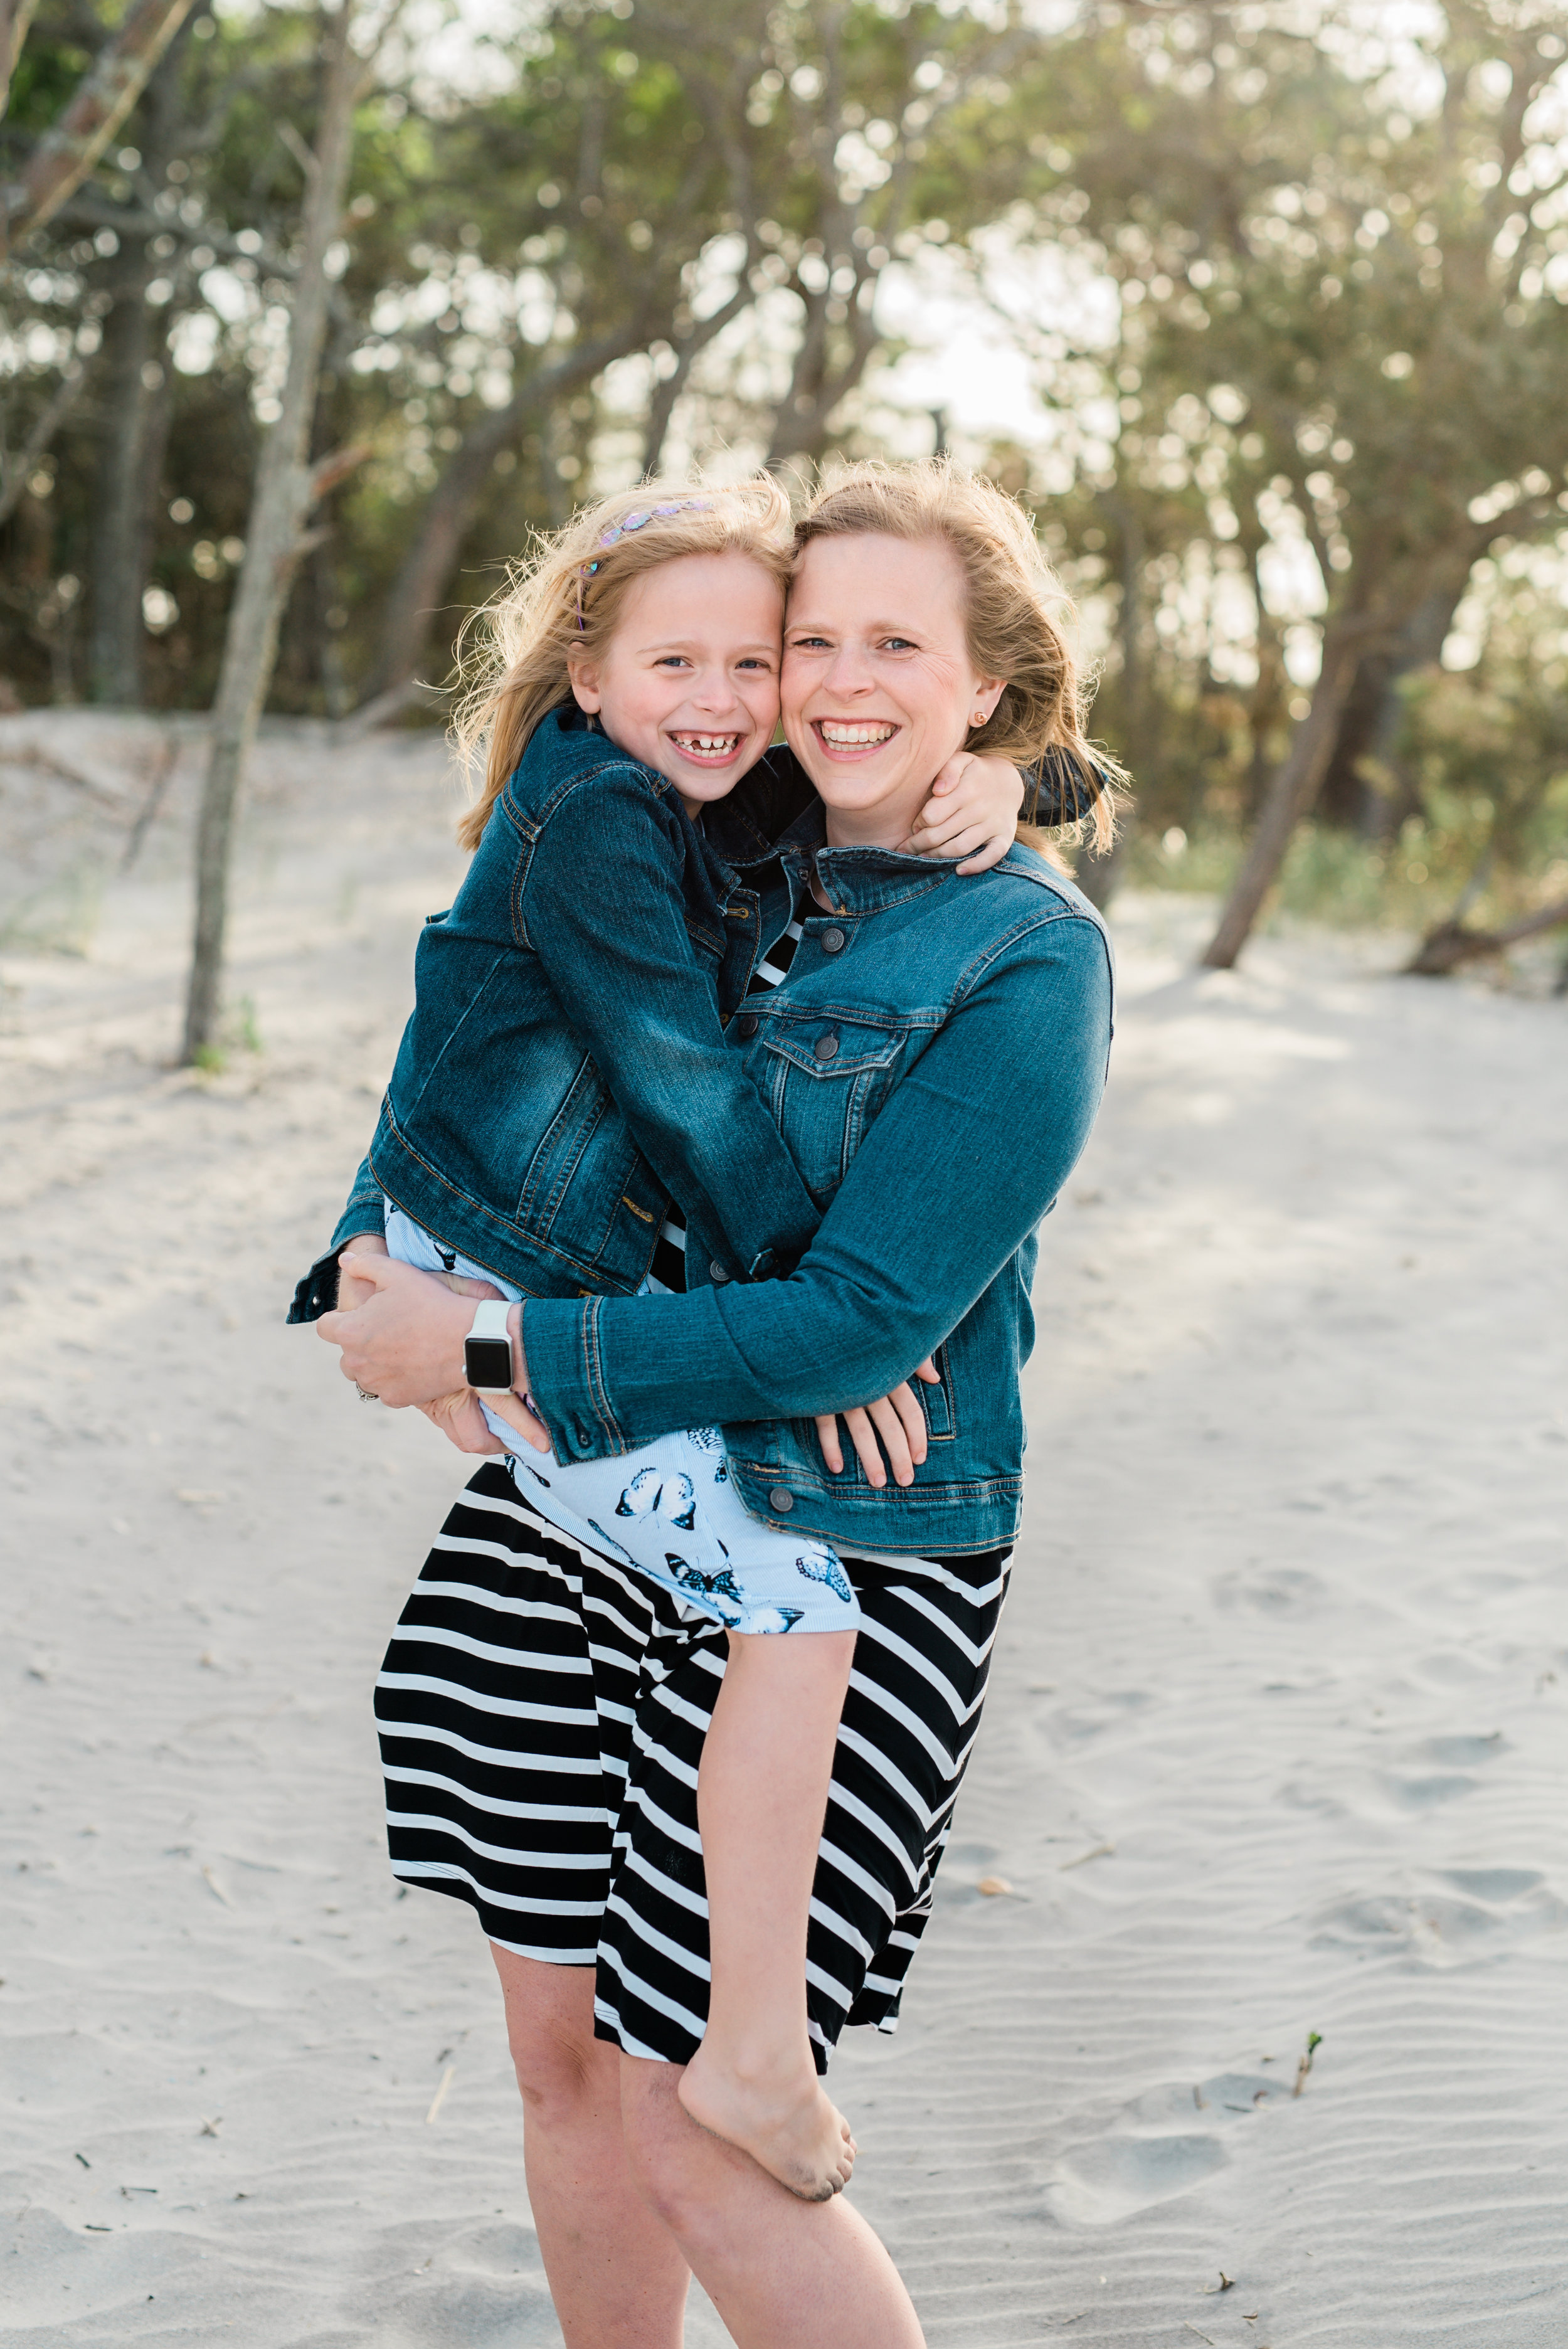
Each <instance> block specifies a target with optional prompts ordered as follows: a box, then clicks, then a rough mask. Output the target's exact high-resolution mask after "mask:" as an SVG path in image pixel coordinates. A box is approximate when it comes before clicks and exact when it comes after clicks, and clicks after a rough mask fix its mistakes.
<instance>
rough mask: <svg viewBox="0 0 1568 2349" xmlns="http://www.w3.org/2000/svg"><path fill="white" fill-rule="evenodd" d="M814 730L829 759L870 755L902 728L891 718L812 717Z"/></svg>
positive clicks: (846, 759) (863, 757)
mask: <svg viewBox="0 0 1568 2349" xmlns="http://www.w3.org/2000/svg"><path fill="white" fill-rule="evenodd" d="M810 727H811V731H812V733H813V734H815V736H816V738H817V740H818V741H819V742H820V744H821V746H822V749H823V750H824V751H825V752H826V754H827V756H828V757H829V758H830V759H832V760H835V761H840V762H845V761H852V760H859V759H868V758H870V757H872V754H873V753H874V752H875V751H878V750H882V748H883V746H884V745H885V744H887V743H889V742H891V741H892V739H893V736H894V735H895V734H901V733H902V732H903V728H902V727H901V726H899V725H897V724H896V723H895V722H894V720H893V719H891V718H813V719H811V720H810Z"/></svg>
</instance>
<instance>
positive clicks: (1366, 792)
mask: <svg viewBox="0 0 1568 2349" xmlns="http://www.w3.org/2000/svg"><path fill="white" fill-rule="evenodd" d="M1469 584H1470V564H1469V561H1468V550H1467V559H1466V561H1465V563H1464V565H1463V567H1462V568H1457V569H1456V570H1455V571H1453V572H1452V573H1450V574H1449V576H1448V577H1447V578H1445V579H1442V580H1440V581H1439V583H1438V585H1436V586H1435V587H1433V589H1432V591H1431V593H1430V594H1429V595H1427V596H1425V597H1424V598H1423V599H1422V601H1421V602H1420V603H1419V604H1418V605H1417V607H1416V609H1415V610H1414V611H1413V612H1412V613H1411V615H1410V616H1409V618H1408V620H1407V621H1406V623H1405V625H1404V626H1403V627H1402V628H1401V629H1400V631H1399V633H1398V636H1396V637H1395V639H1394V641H1393V643H1392V644H1391V645H1389V646H1387V647H1386V648H1384V649H1381V650H1379V651H1377V652H1371V653H1367V654H1364V655H1363V657H1362V659H1361V662H1360V664H1359V666H1358V667H1357V673H1356V680H1355V683H1354V684H1353V686H1352V687H1351V689H1350V691H1349V693H1348V694H1347V695H1346V700H1345V708H1344V709H1343V711H1342V712H1341V715H1340V720H1339V730H1338V734H1337V736H1336V740H1335V744H1334V750H1333V752H1332V755H1331V756H1330V759H1329V762H1328V768H1327V771H1326V774H1325V776H1324V780H1323V792H1322V797H1321V800H1320V802H1319V804H1320V805H1321V807H1322V809H1323V811H1324V813H1325V815H1326V817H1327V818H1328V819H1329V820H1330V821H1331V822H1332V823H1340V824H1344V825H1346V827H1348V828H1354V829H1355V830H1357V831H1359V832H1362V833H1369V834H1374V835H1375V834H1376V833H1377V832H1378V830H1379V829H1380V828H1381V827H1380V826H1379V824H1378V822H1377V806H1378V801H1377V794H1376V792H1374V791H1373V790H1371V789H1370V788H1369V787H1368V785H1367V781H1366V778H1365V777H1364V775H1363V774H1362V772H1361V761H1363V759H1366V758H1368V757H1370V758H1373V759H1376V760H1377V761H1380V763H1381V764H1382V765H1384V766H1385V767H1387V765H1389V764H1390V762H1391V761H1392V759H1393V756H1394V750H1395V745H1396V740H1397V738H1398V731H1399V720H1400V717H1401V715H1402V711H1401V706H1400V700H1399V695H1398V684H1399V680H1400V678H1404V677H1408V675H1409V674H1410V671H1411V670H1412V669H1417V668H1425V667H1428V666H1429V664H1430V663H1431V662H1433V661H1435V660H1436V659H1437V657H1438V656H1439V653H1440V652H1441V651H1442V648H1443V640H1444V638H1445V637H1446V636H1447V635H1448V633H1449V628H1450V627H1452V626H1453V618H1454V613H1455V611H1456V610H1457V609H1458V607H1459V602H1460V596H1461V595H1463V594H1464V592H1465V589H1466V587H1467V586H1468V585H1469Z"/></svg>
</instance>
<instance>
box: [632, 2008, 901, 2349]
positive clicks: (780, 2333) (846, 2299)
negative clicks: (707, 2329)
mask: <svg viewBox="0 0 1568 2349" xmlns="http://www.w3.org/2000/svg"><path fill="white" fill-rule="evenodd" d="M680 2081H681V2074H680V2071H679V2069H678V2068H677V2067H676V2065H674V2064H653V2063H645V2062H643V2061H641V2060H640V2059H639V2058H637V2057H635V2056H632V2055H624V2056H623V2057H622V2058H621V2105H622V2111H623V2114H624V2120H625V2142H626V2152H627V2157H628V2159H629V2161H630V2164H631V2167H632V2170H633V2173H634V2176H635V2178H637V2180H638V2182H639V2183H640V2185H641V2187H642V2190H643V2192H644V2193H645V2195H646V2197H647V2199H648V2201H649V2203H650V2205H651V2206H652V2208H653V2209H655V2210H656V2211H657V2212H658V2214H659V2217H660V2218H661V2219H662V2220H663V2221H664V2223H665V2226H666V2227H667V2228H668V2229H669V2230H670V2233H671V2236H672V2237H673V2238H674V2240H675V2241H676V2242H677V2243H678V2244H679V2246H680V2248H681V2251H682V2252H683V2253H684V2254H685V2256H686V2260H687V2261H688V2262H689V2263H690V2265H691V2267H692V2269H693V2270H694V2271H695V2272H696V2275H697V2276H698V2278H699V2279H700V2281H701V2282H702V2285H703V2289H704V2290H705V2291H706V2292H707V2295H708V2298H709V2299H710V2300H711V2301H712V2302H713V2304H714V2306H715V2307H716V2308H717V2311H718V2313H719V2314H720V2316H721V2317H722V2318H723V2319H724V2323H725V2324H726V2326H727V2329H728V2332H729V2333H730V2336H731V2338H732V2339H733V2340H734V2341H736V2342H737V2343H738V2344H739V2349H823V2344H824V2343H831V2344H833V2349H923V2344H924V2340H925V2335H924V2334H923V2333H922V2331H921V2329H920V2320H919V2318H918V2317H917V2316H916V2315H915V2313H914V2309H913V2305H912V2303H911V2302H910V2297H909V2294H908V2293H907V2292H905V2290H904V2288H903V2282H901V2281H900V2278H899V2273H898V2270H897V2269H896V2268H895V2267H894V2266H893V2263H892V2260H890V2259H889V2257H888V2255H887V2252H886V2251H885V2249H884V2248H883V2246H882V2243H881V2242H880V2241H879V2240H877V2238H876V2236H875V2235H873V2234H872V2230H871V2229H870V2228H869V2227H868V2226H867V2224H866V2222H865V2220H863V2219H862V2218H861V2214H860V2212H859V2211H858V2210H856V2209H854V2207H853V2206H852V2204H851V2203H849V2202H847V2201H845V2200H844V2199H843V2198H842V2197H840V2198H838V2199H835V2200H830V2201H828V2202H825V2203H818V2204H815V2205H813V2204H808V2203H806V2202H802V2201H798V2200H793V2199H790V2198H789V2196H787V2195H784V2194H780V2193H779V2189H778V2188H777V2187H776V2186H775V2185H774V2184H773V2182H772V2180H771V2179H770V2178H765V2177H764V2176H763V2175H762V2173H761V2171H760V2170H759V2169H758V2168H757V2166H756V2164H755V2163H754V2162H751V2161H749V2160H748V2159H747V2158H746V2157H745V2156H744V2155H743V2154H740V2153H738V2152H737V2151H735V2150H734V2148H733V2147H729V2146H727V2145H721V2144H720V2143H719V2142H718V2141H717V2138H715V2137H711V2136H709V2135H708V2134H707V2132H706V2131H705V2130H703V2129H700V2128H697V2127H694V2126H693V2124H692V2122H691V2120H690V2118H689V2116H687V2114H686V2111H685V2110H684V2108H683V2106H682V2104H681V2102H680V2099H679V2096H678V2094H677V2091H678V2089H679V2085H680Z"/></svg>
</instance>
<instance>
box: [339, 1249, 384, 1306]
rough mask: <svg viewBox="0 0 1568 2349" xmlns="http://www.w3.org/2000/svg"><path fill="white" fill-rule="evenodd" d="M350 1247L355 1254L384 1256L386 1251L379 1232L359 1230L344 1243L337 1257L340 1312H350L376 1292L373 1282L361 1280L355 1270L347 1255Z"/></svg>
mask: <svg viewBox="0 0 1568 2349" xmlns="http://www.w3.org/2000/svg"><path fill="white" fill-rule="evenodd" d="M351 1248H352V1249H353V1251H354V1253H355V1254H356V1256H386V1255H387V1243H386V1241H385V1240H384V1239H383V1238H382V1237H381V1235H380V1233H379V1232H361V1233H360V1234H359V1235H358V1237H356V1238H355V1239H351V1240H349V1241H347V1242H346V1244H345V1247H344V1250H343V1253H342V1255H341V1256H340V1257H338V1259H337V1310H338V1311H339V1312H340V1313H352V1312H353V1311H354V1310H355V1309H356V1306H360V1305H364V1304H365V1303H366V1302H367V1300H368V1299H370V1298H372V1297H374V1296H375V1294H376V1284H375V1282H374V1281H371V1280H362V1279H361V1278H359V1276H358V1274H357V1273H356V1272H355V1270H354V1268H353V1265H352V1263H351V1261H350V1257H349V1250H350V1249H351Z"/></svg>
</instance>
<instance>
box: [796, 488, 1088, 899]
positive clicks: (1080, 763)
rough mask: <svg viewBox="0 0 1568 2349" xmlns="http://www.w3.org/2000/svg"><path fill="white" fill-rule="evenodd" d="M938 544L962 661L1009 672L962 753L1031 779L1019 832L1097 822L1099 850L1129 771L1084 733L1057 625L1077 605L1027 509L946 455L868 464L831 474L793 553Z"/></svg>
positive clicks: (1082, 697)
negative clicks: (1004, 763) (945, 559)
mask: <svg viewBox="0 0 1568 2349" xmlns="http://www.w3.org/2000/svg"><path fill="white" fill-rule="evenodd" d="M867 531H875V532H880V533H882V534H883V535H884V536H886V537H888V538H903V539H920V538H942V539H945V540H946V542H947V543H948V545H949V546H951V547H952V549H953V551H954V554H956V555H957V557H958V560H959V563H960V564H962V566H963V570H964V581H965V626H966V632H967V636H968V641H969V657H970V658H971V660H972V661H973V662H974V664H975V668H976V670H977V671H978V673H979V674H980V676H982V677H1005V678H1006V680H1007V682H1006V686H1005V688H1003V692H1002V698H1001V699H1000V701H998V703H997V704H996V707H995V709H994V710H993V712H992V714H991V716H990V718H989V719H987V721H986V723H985V725H984V726H976V727H975V728H973V729H972V730H971V731H970V732H969V734H968V735H967V736H966V737H965V744H964V747H965V750H971V751H975V752H977V753H984V754H985V755H987V756H989V757H992V758H1002V759H1011V760H1012V761H1013V762H1014V764H1015V765H1016V766H1019V767H1023V768H1026V769H1028V770H1031V771H1034V773H1035V778H1036V780H1035V781H1034V783H1033V785H1032V788H1031V792H1030V795H1029V796H1027V797H1026V800H1025V802H1024V812H1025V816H1026V819H1028V820H1027V821H1026V822H1024V823H1020V824H1019V826H1018V837H1019V839H1020V840H1025V841H1027V842H1029V843H1030V844H1031V845H1032V846H1036V847H1041V846H1043V845H1044V844H1045V841H1044V833H1045V830H1046V829H1047V827H1048V828H1050V829H1052V830H1055V829H1057V828H1060V827H1063V826H1077V825H1078V824H1080V823H1083V822H1084V821H1085V820H1086V819H1087V820H1092V823H1093V825H1094V837H1095V845H1096V847H1097V848H1098V849H1099V850H1100V851H1101V853H1103V852H1104V851H1105V850H1106V849H1107V848H1109V845H1110V843H1111V840H1112V838H1113V837H1114V834H1115V828H1116V817H1115V807H1114V802H1113V798H1112V790H1113V786H1115V785H1116V784H1119V783H1125V781H1127V778H1126V775H1125V773H1124V772H1123V771H1122V769H1121V768H1120V767H1119V765H1118V764H1117V762H1116V761H1115V760H1114V759H1111V758H1109V757H1108V756H1107V755H1106V753H1105V752H1104V751H1103V750H1098V749H1095V748H1093V747H1091V745H1090V744H1089V742H1088V739H1087V738H1086V736H1085V734H1084V730H1083V721H1084V716H1085V713H1086V709H1087V706H1088V700H1089V698H1090V695H1089V692H1088V688H1086V684H1085V682H1084V680H1083V679H1082V678H1080V676H1079V673H1078V666H1077V663H1076V662H1075V660H1074V658H1073V653H1072V647H1071V646H1070V644H1069V643H1068V639H1067V636H1066V635H1065V634H1064V626H1065V625H1066V624H1067V623H1068V621H1069V620H1070V618H1071V616H1072V610H1073V607H1072V605H1071V602H1070V601H1069V599H1068V595H1067V594H1066V592H1065V590H1064V589H1063V587H1062V586H1061V585H1060V583H1059V581H1058V580H1057V577H1056V574H1054V572H1053V571H1052V570H1051V567H1050V565H1049V564H1048V563H1047V561H1046V558H1045V555H1044V554H1042V552H1041V550H1040V543H1039V541H1038V539H1037V537H1036V536H1035V532H1034V526H1033V524H1032V523H1031V521H1030V519H1029V517H1028V515H1027V514H1026V513H1025V512H1023V510H1022V508H1021V507H1019V506H1017V505H1016V504H1015V503H1014V502H1013V500H1012V499H1011V498H1009V497H1007V496H1006V495H1005V494H1004V492H1002V491H1000V490H999V489H997V487H996V486H995V482H993V481H986V480H985V479H984V477H983V476H982V475H980V474H978V473H972V472H969V471H967V470H966V469H965V468H964V467H963V466H960V465H955V464H954V463H952V462H951V460H949V459H947V458H945V457H934V458H930V459H928V460H926V461H925V462H924V463H917V464H904V465H884V464H879V463H875V462H872V461H871V460H867V461H866V462H864V463H861V464H856V465H848V466H845V467H844V468H843V469H842V470H841V471H835V472H833V473H832V474H830V476H829V478H828V479H827V481H824V482H823V484H822V486H821V487H820V489H819V490H818V492H817V493H816V495H815V496H814V497H813V498H812V500H811V502H810V505H809V506H808V507H807V509H806V511H805V512H804V514H803V515H802V516H801V518H800V520H799V523H798V524H797V525H796V530H795V544H796V548H797V551H798V554H800V553H803V552H804V551H805V549H806V548H807V547H808V546H810V543H811V542H812V540H813V539H817V538H835V537H850V536H859V535H860V534H861V533H862V532H867Z"/></svg>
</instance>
